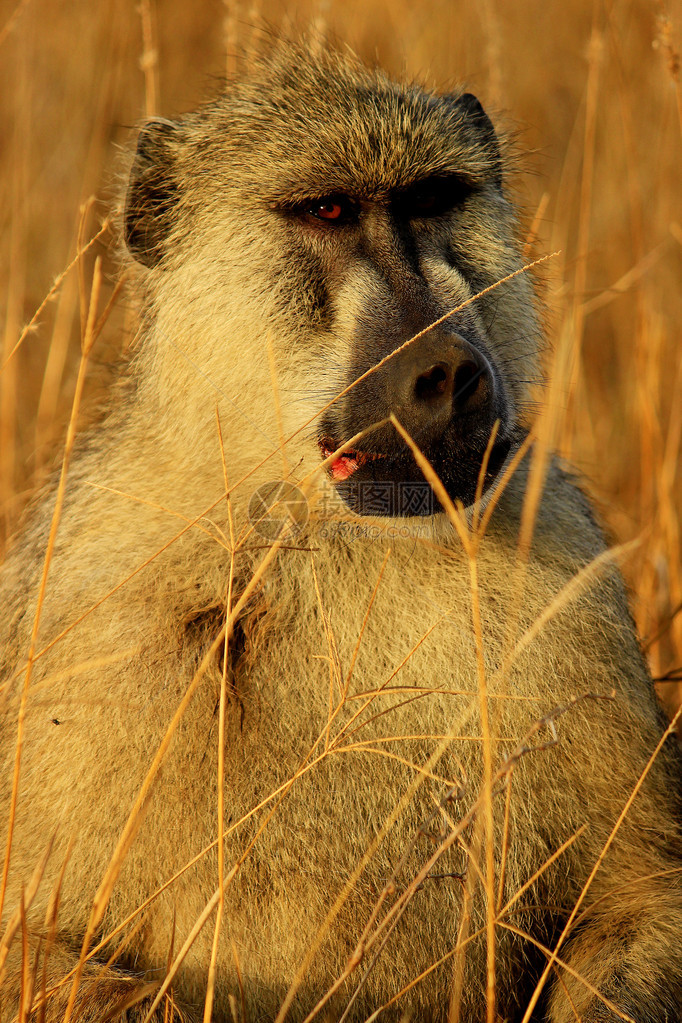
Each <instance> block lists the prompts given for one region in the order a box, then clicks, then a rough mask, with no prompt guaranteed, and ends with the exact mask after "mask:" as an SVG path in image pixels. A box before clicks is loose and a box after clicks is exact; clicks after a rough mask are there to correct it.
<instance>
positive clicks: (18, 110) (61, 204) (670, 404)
mask: <svg viewBox="0 0 682 1023" xmlns="http://www.w3.org/2000/svg"><path fill="white" fill-rule="evenodd" d="M261 19H265V22H266V23H267V24H268V25H269V26H271V27H272V28H275V29H277V28H281V27H282V26H284V28H285V30H286V28H287V26H291V25H292V24H294V25H300V26H307V25H309V24H310V23H315V24H317V26H318V27H320V28H323V29H327V28H328V29H329V30H331V32H332V33H333V34H335V35H336V36H337V38H339V39H340V40H342V41H344V42H348V43H349V44H350V45H351V46H352V47H353V48H355V49H356V50H357V51H358V52H359V53H360V54H361V55H362V56H363V57H364V58H365V59H366V60H368V61H370V62H373V61H379V62H380V63H381V64H383V65H384V66H385V67H386V68H387V70H389V71H390V72H392V73H394V74H398V75H407V76H409V77H415V78H417V79H420V80H422V81H425V82H426V83H427V84H429V85H432V86H435V87H437V88H439V89H444V90H447V89H448V88H450V87H453V86H455V85H459V84H466V86H467V87H468V88H469V89H471V90H472V91H474V92H476V93H477V95H478V96H479V98H480V99H481V101H482V102H483V104H484V106H486V108H487V109H488V110H489V112H490V113H491V115H492V116H493V119H494V120H496V121H497V122H498V123H501V124H502V125H503V126H504V127H505V129H506V130H507V131H508V132H510V133H511V135H512V137H513V149H514V151H515V152H517V153H518V156H519V172H518V173H515V174H513V175H512V178H511V180H510V181H509V187H510V190H511V194H512V196H513V197H514V198H515V200H516V201H517V203H518V205H519V207H520V217H521V224H522V234H523V236H524V237H526V238H527V247H526V251H527V254H528V258H529V259H530V258H534V257H536V256H538V255H541V254H544V253H546V252H550V251H554V250H556V249H558V250H560V254H559V255H558V256H556V257H555V258H554V259H552V260H551V261H549V262H548V263H547V264H545V265H544V268H543V270H542V273H541V275H540V277H539V279H538V290H539V293H540V297H541V300H542V302H543V304H544V309H545V318H546V322H547V328H548V339H549V343H550V347H551V346H556V345H557V344H559V345H561V344H562V343H563V344H564V345H565V346H567V349H568V350H570V351H571V352H572V353H573V357H572V360H570V372H569V375H568V382H567V386H566V387H565V389H564V390H565V393H564V395H563V397H562V402H563V412H564V419H563V429H562V435H561V438H560V444H559V447H560V450H561V453H562V454H563V455H565V456H566V457H567V458H569V459H570V460H571V461H572V462H573V463H574V464H576V465H577V466H578V468H579V469H580V471H581V472H582V473H583V474H584V476H585V477H586V479H587V483H588V488H589V490H590V492H591V493H592V494H593V496H594V497H595V498H596V500H597V502H598V505H599V507H600V510H601V514H602V516H603V518H604V519H605V521H606V523H607V525H608V527H609V529H610V531H611V534H612V537H613V538H614V539H616V540H619V541H622V540H629V539H632V538H633V537H641V538H642V543H641V544H640V546H639V547H638V548H637V550H636V552H635V554H634V555H632V556H631V557H630V558H629V559H628V561H627V563H626V564H625V566H624V570H625V572H626V575H627V578H628V581H629V583H630V585H631V588H632V599H633V609H634V612H635V616H636V619H637V624H638V627H639V630H640V635H641V636H642V639H643V642H644V643H645V645H646V648H647V652H648V655H649V658H650V661H651V666H652V671H653V674H654V676H655V677H656V678H657V679H659V680H661V681H659V682H658V683H657V687H658V689H659V693H660V695H661V697H662V699H663V700H664V702H665V703H666V704H667V706H668V707H673V706H675V705H677V703H678V702H679V701H680V700H682V682H681V681H680V677H681V675H682V672H681V670H680V669H681V668H682V612H681V611H680V608H681V606H682V559H681V549H680V544H681V540H680V523H681V512H680V509H681V503H680V499H681V497H682V478H680V475H679V473H678V466H679V464H680V443H681V435H682V400H680V389H681V384H682V359H681V358H680V325H681V324H682V286H681V283H682V273H681V271H682V187H681V180H680V165H681V164H682V87H681V84H680V58H679V48H680V37H681V34H682V4H681V3H680V2H676V3H672V2H670V3H663V2H658V0H597V2H594V3H592V2H588V0H567V2H566V3H564V4H562V5H555V4H548V3H547V2H546V0H524V2H523V3H519V4H511V3H508V2H505V0H477V2H473V0H469V2H453V0H450V2H445V0H423V2H422V3H420V4H418V5H415V4H411V3H408V2H407V0H362V2H360V0H343V2H342V0H328V2H324V0H316V2H308V3H306V2H301V3H298V4H296V5H295V6H293V5H291V4H283V3H280V2H277V0H267V2H265V3H261V4H258V3H254V4H241V5H240V4H237V3H231V2H221V0H198V2H196V3H193V4H187V3H183V2H181V0H156V2H153V0H142V2H141V3H136V2H135V0H98V2H97V3H96V4H93V3H92V2H91V0H69V3H68V4H64V3H59V2H57V0H19V2H18V3H17V2H16V0H10V2H9V3H8V2H3V3H0V140H1V141H0V197H1V199H0V267H1V276H0V309H1V319H0V322H1V323H2V331H3V333H2V335H1V337H0V367H1V372H0V547H1V546H2V544H3V543H4V542H5V540H6V537H7V535H8V533H9V532H10V531H11V529H12V528H13V526H15V525H16V522H17V520H18V517H19V515H20V513H21V510H22V508H23V507H24V506H25V504H26V501H27V499H28V498H29V497H30V494H31V493H32V492H33V491H34V490H35V487H36V486H37V485H38V484H39V483H40V481H41V480H42V479H44V476H45V473H46V471H48V469H49V468H50V466H51V465H52V464H53V463H54V457H55V452H56V451H57V450H58V447H57V445H58V442H59V439H60V436H61V433H62V431H63V429H64V425H65V422H66V420H67V418H68V413H69V408H70V401H71V397H72V393H73V388H74V385H75V375H76V370H77V364H78V356H79V338H80V326H79V320H80V299H79V287H78V273H77V271H76V270H74V269H72V270H71V271H70V272H69V273H68V274H67V275H66V276H65V277H64V280H63V282H62V284H61V286H60V287H59V288H58V289H57V292H56V295H55V297H54V299H53V300H51V301H50V302H49V303H48V304H47V305H46V306H45V308H44V310H42V311H41V313H40V315H39V316H38V317H37V319H36V322H35V324H34V325H33V327H32V328H31V330H30V331H29V332H27V333H25V336H24V338H23V340H22V342H21V344H20V346H19V348H18V349H17V347H16V346H17V341H18V340H19V339H20V338H21V337H22V331H23V330H24V328H25V326H26V324H27V323H28V322H29V321H30V320H31V318H32V317H33V315H34V313H35V312H36V310H37V309H38V308H39V306H40V305H41V302H42V301H43V299H44V298H45V296H46V295H47V294H48V292H49V291H50V289H51V287H52V286H53V284H54V282H55V278H56V277H57V276H58V275H59V274H60V273H61V272H62V271H63V270H64V268H65V267H66V266H67V265H68V263H69V261H70V260H72V259H73V256H74V254H75V252H76V248H77V238H78V230H79V221H80V214H79V210H80V208H81V206H82V204H83V203H84V202H85V201H86V200H87V199H88V197H90V196H94V197H95V201H94V203H93V204H92V206H91V208H90V210H89V213H88V216H87V222H86V225H85V228H84V234H83V238H84V239H85V240H87V238H89V237H91V236H92V235H93V234H94V233H95V232H96V231H97V230H98V228H99V226H100V224H101V222H102V220H103V219H104V218H105V217H106V216H107V214H108V213H109V212H110V210H111V204H112V196H116V195H117V194H118V193H119V190H120V183H119V181H118V180H117V168H120V167H121V166H122V164H123V161H122V159H121V155H120V148H121V147H127V146H129V144H130V140H131V137H132V136H131V128H133V127H134V126H135V125H136V124H137V123H138V122H139V121H140V120H141V119H142V118H144V117H145V116H146V115H147V114H150V113H159V114H162V115H164V116H168V117H172V116H173V115H174V114H178V113H181V112H182V111H184V110H187V109H191V108H193V107H195V106H196V105H197V104H198V103H200V102H201V101H202V100H204V99H206V98H208V97H209V96H211V95H212V94H213V93H214V92H215V91H216V89H217V88H218V87H219V84H218V79H220V78H221V77H223V76H224V75H225V74H229V73H231V72H232V71H233V70H234V69H235V67H236V66H237V65H238V62H239V60H240V59H244V58H243V56H242V57H239V56H238V51H240V50H241V51H242V52H243V51H244V50H246V51H247V52H248V49H249V47H250V46H251V45H254V42H255V40H254V37H253V31H254V30H253V28H252V26H253V25H257V24H259V23H260V20H261ZM257 31H258V30H256V32H257ZM111 240H112V235H111V232H109V231H107V232H105V233H104V234H103V236H102V238H101V240H100V241H98V242H97V243H96V244H95V245H94V246H93V247H92V249H91V250H90V252H89V254H88V258H89V259H92V258H94V255H95V254H100V255H102V256H103V257H104V258H105V266H106V268H107V273H108V287H109V288H111V287H112V284H113V281H114V279H115V274H116V268H115V265H114V264H113V263H112V262H111V260H110V259H109V261H106V260H107V259H108V257H107V251H108V246H110V245H111ZM133 333H134V311H133V310H132V308H129V307H128V306H127V304H126V301H125V300H124V299H122V300H119V301H118V302H117V304H116V308H115V310H114V315H113V316H112V317H111V318H110V320H109V322H108V324H107V326H106V328H105V335H104V336H103V337H102V338H101V339H100V340H99V341H98V344H97V347H96V350H95V353H94V354H95V359H94V361H95V365H94V366H93V371H92V372H91V379H90V384H89V391H90V396H89V406H90V409H91V410H92V411H91V415H96V414H97V412H96V410H97V408H98V407H99V406H101V404H102V402H103V401H104V400H105V398H106V392H107V389H108V388H109V387H110V386H111V382H112V380H113V377H114V374H115V365H116V361H117V359H118V357H119V356H120V355H121V354H122V353H124V352H125V350H126V347H127V346H128V345H129V343H130V340H131V338H132V336H133ZM12 353H13V354H12ZM10 356H11V358H10ZM539 400H540V401H542V394H541V395H540V396H539Z"/></svg>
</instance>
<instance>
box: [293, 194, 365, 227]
mask: <svg viewBox="0 0 682 1023" xmlns="http://www.w3.org/2000/svg"><path fill="white" fill-rule="evenodd" d="M305 212H306V213H307V214H308V216H309V217H314V218H315V220H324V221H326V222H327V223H334V224H347V223H349V222H351V221H353V220H354V219H355V218H356V216H357V204H356V203H355V202H353V200H352V199H351V198H350V197H349V196H347V195H329V196H325V197H324V198H323V199H315V200H314V201H312V202H310V203H309V204H308V205H307V206H306V207H305Z"/></svg>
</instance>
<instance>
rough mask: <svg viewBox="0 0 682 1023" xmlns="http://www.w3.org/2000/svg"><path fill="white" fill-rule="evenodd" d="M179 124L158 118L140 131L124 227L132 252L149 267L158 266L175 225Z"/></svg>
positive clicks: (129, 185)
mask: <svg viewBox="0 0 682 1023" xmlns="http://www.w3.org/2000/svg"><path fill="white" fill-rule="evenodd" d="M178 133H179V132H178V126H177V125H176V124H173V123H172V121H165V120H163V119H161V118H154V119H153V120H151V121H147V123H146V124H144V125H143V126H142V128H141V130H140V135H139V137H138V140H137V152H136V153H135V159H134V161H133V166H132V169H131V172H130V181H129V183H128V193H127V195H126V202H125V213H124V229H125V240H126V245H127V246H128V248H129V249H130V252H131V254H132V255H133V256H134V257H135V259H138V260H139V261H140V263H144V264H145V266H150V267H151V266H156V265H157V263H158V262H159V261H160V260H161V258H162V256H163V254H164V243H165V241H166V238H167V237H168V235H169V233H170V230H171V228H172V226H173V218H174V214H175V207H176V204H177V199H178V188H177V184H176V180H175V173H174V171H175V152H174V150H175V144H176V142H177V138H178Z"/></svg>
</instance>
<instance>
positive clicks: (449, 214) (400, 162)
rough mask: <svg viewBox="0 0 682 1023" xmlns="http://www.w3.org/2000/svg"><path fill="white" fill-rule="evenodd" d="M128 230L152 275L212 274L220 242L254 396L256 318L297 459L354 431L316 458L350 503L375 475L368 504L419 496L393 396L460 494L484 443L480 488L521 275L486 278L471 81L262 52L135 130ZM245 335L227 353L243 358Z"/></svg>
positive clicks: (516, 401)
mask: <svg viewBox="0 0 682 1023" xmlns="http://www.w3.org/2000/svg"><path fill="white" fill-rule="evenodd" d="M296 56H297V57H298V58H299V59H298V62H297V61H296V60H294V57H296ZM126 234H127V241H128V245H129V248H130V249H131V251H132V252H133V254H134V255H135V256H136V257H137V258H138V259H139V260H140V261H142V262H143V263H146V264H147V265H148V266H150V267H152V268H154V269H155V270H157V271H159V278H161V277H162V276H164V275H165V276H168V275H172V274H173V273H174V272H175V270H176V269H177V268H180V269H184V268H186V266H187V264H188V263H189V262H192V265H194V266H195V267H196V274H197V275H199V274H201V273H202V266H203V268H204V270H203V273H204V276H205V277H209V276H211V275H212V274H213V270H212V269H210V268H209V262H208V260H209V259H210V260H212V267H215V263H216V260H217V259H224V257H223V255H222V253H224V252H225V251H228V252H229V253H231V259H230V262H229V265H228V264H227V261H226V260H225V272H224V283H223V285H222V286H224V288H225V289H226V290H228V291H230V292H231V294H232V304H233V305H235V303H238V302H239V300H240V297H241V298H242V300H243V303H244V305H246V304H248V302H249V301H251V302H252V307H253V312H252V317H253V318H255V319H256V320H257V321H258V322H257V323H255V324H254V328H255V333H257V334H258V336H259V338H260V343H261V350H260V359H261V360H262V367H263V371H262V379H263V382H264V383H263V393H262V394H261V395H259V396H258V397H255V398H254V400H258V398H259V399H260V401H261V402H263V401H266V402H267V401H268V400H271V395H272V392H271V390H270V381H269V377H268V374H267V356H266V354H265V345H264V344H263V339H264V337H265V336H266V334H268V335H269V336H270V338H271V339H272V343H273V345H274V346H275V349H276V352H275V355H276V361H277V364H278V366H279V367H280V369H282V367H284V377H285V381H286V387H285V390H286V393H285V394H284V396H283V408H284V411H285V418H286V417H288V418H287V423H286V425H287V426H293V427H294V428H296V426H299V427H301V426H303V424H306V429H305V431H303V432H302V437H304V438H305V439H304V445H303V446H304V448H305V451H304V457H305V462H306V468H308V467H310V464H311V461H312V460H313V459H317V460H318V464H319V460H320V459H329V458H330V456H331V455H332V454H333V453H334V452H335V451H336V450H337V449H338V448H339V447H340V446H341V445H343V444H345V443H347V442H348V441H349V440H350V439H351V438H356V439H355V440H353V443H352V446H350V447H349V448H347V449H346V450H345V451H344V452H342V453H341V454H340V455H338V456H337V457H336V458H335V459H334V458H332V459H331V460H330V463H329V465H328V468H327V470H326V479H327V483H328V485H329V486H332V487H333V488H334V489H335V490H336V491H337V492H338V493H339V494H340V495H341V497H342V498H343V499H344V500H345V502H346V503H347V504H348V505H349V506H350V507H351V508H352V509H353V510H354V511H356V512H358V513H360V514H370V513H372V514H376V513H377V503H376V493H377V487H380V488H381V489H383V493H384V501H385V502H386V501H387V502H388V504H385V511H383V512H382V514H386V515H391V516H395V515H398V516H400V515H414V514H428V513H430V512H431V511H432V510H433V508H434V503H433V500H432V499H431V500H425V501H422V500H420V498H419V497H417V498H416V499H415V495H416V494H418V493H419V491H420V488H421V490H424V489H425V488H424V486H423V484H424V477H423V475H422V473H421V471H420V470H419V468H418V466H417V464H416V462H415V460H414V458H413V456H412V454H411V452H410V450H409V448H408V447H407V445H406V444H405V442H404V440H403V439H402V437H401V436H400V434H399V433H398V432H397V430H396V428H395V426H394V425H393V423H392V422H391V421H390V418H391V417H392V416H393V417H395V419H397V420H398V421H399V422H400V423H401V424H402V426H403V427H404V429H405V430H406V431H407V432H408V433H409V434H410V435H411V437H412V438H413V440H414V441H415V442H416V444H417V445H418V447H419V448H420V449H421V450H422V452H423V453H424V454H425V455H426V457H427V458H428V460H429V461H430V463H431V464H432V466H433V467H434V469H435V470H436V472H437V473H438V475H439V476H440V478H441V480H442V482H443V483H444V485H445V487H446V490H447V492H448V494H449V495H450V497H451V498H453V499H455V500H459V501H462V502H463V503H464V504H465V505H469V504H471V503H472V501H473V500H474V497H475V493H476V486H477V482H478V479H479V474H480V472H481V465H482V463H483V461H484V456H485V455H486V451H487V459H488V460H487V473H486V475H485V480H484V481H483V482H484V487H485V488H487V487H488V486H489V485H490V483H491V482H492V481H493V480H494V479H495V477H496V475H497V474H498V472H499V470H500V468H501V466H502V465H503V463H504V462H505V459H506V458H507V456H508V455H509V452H510V450H511V449H512V447H513V446H514V444H515V443H516V442H517V441H518V439H519V437H520V435H521V433H522V431H521V429H520V426H519V410H520V408H522V406H523V403H524V401H525V400H526V398H527V387H528V382H529V378H532V377H533V375H534V359H535V335H536V327H535V321H534V317H533V311H532V308H531V293H530V288H529V286H528V284H527V282H526V281H525V280H524V279H523V278H522V277H517V278H514V280H512V281H509V282H507V283H506V284H504V285H502V286H499V287H498V286H497V282H499V281H500V280H501V279H502V278H503V277H506V276H508V275H509V274H511V273H513V272H514V271H515V270H516V269H518V267H519V258H518V255H517V252H516V248H515V242H514V225H513V218H512V215H511V211H510V208H509V205H508V203H507V201H506V200H505V198H504V194H503V191H502V164H501V158H500V151H499V147H498V142H497V139H496V136H495V132H494V130H493V128H492V125H491V123H490V121H489V120H488V118H487V116H486V114H485V113H484V111H483V109H482V108H481V106H480V104H479V103H478V101H477V100H476V99H475V98H474V97H473V96H471V95H469V94H465V95H462V96H455V97H449V96H448V97H436V96H433V95H430V94H428V93H425V92H423V91H421V90H419V89H416V88H412V87H402V86H399V85H396V84H394V83H392V82H389V81H388V80H387V79H385V78H384V77H383V76H382V75H380V74H378V73H372V72H369V71H367V70H366V69H364V68H361V67H360V66H359V65H357V64H356V63H355V62H354V61H352V60H351V59H347V58H342V57H339V56H337V55H333V54H331V55H330V54H327V55H323V56H322V57H320V58H315V59H314V60H313V58H311V56H310V54H309V53H307V52H306V51H304V50H301V52H300V54H298V55H297V54H294V53H293V51H292V50H288V51H287V52H286V54H285V55H284V57H282V58H281V59H280V58H279V57H277V55H275V57H273V58H271V60H270V61H269V62H266V64H265V65H263V66H261V67H259V69H257V70H256V72H254V73H253V75H252V76H251V77H249V78H246V79H245V80H244V81H242V82H241V83H238V84H237V85H236V86H235V87H234V89H233V91H232V92H231V93H228V95H227V96H226V97H224V98H223V99H222V100H220V101H218V102H217V103H216V104H215V105H214V106H213V107H211V108H208V109H207V110H205V111H203V112H201V113H199V114H197V115H190V116H189V117H187V118H186V119H183V121H182V122H181V123H180V124H178V125H173V124H170V123H169V122H151V123H150V124H149V125H148V126H147V127H146V128H145V129H144V130H143V132H142V135H141V137H140V143H139V147H138V153H137V157H136V163H135V168H134V173H133V178H132V182H131V187H130V190H129V194H128V200H127V209H126ZM221 245H222V246H223V248H222V249H221V248H220V246H221ZM488 289H491V290H488ZM481 292H485V294H483V295H481V296H480V297H479V298H475V296H477V295H479V294H480V293H481ZM254 294H255V296H256V301H253V296H254ZM249 296H250V297H249ZM207 297H208V296H207ZM210 298H212V300H213V302H214V305H215V302H216V299H215V294H213V295H212V296H210ZM188 312H190V315H191V311H188ZM254 328H252V334H253V333H254ZM242 336H243V345H242V349H243V350H242V351H241V352H240V351H239V347H238V346H236V348H237V350H236V355H237V358H243V359H244V361H245V363H246V362H247V361H249V360H253V359H254V358H256V359H257V358H259V356H258V355H257V354H256V349H255V348H254V347H253V346H251V347H249V345H250V341H249V339H248V338H247V337H246V334H245V333H243V335H242ZM234 356H235V349H234V348H233V350H232V353H231V355H230V357H231V358H234ZM287 374H288V375H287ZM315 403H316V404H317V407H318V409H322V408H323V407H324V408H323V411H322V413H321V414H320V415H319V416H318V417H317V418H316V419H315V420H314V423H313V424H310V425H307V421H308V420H310V418H311V415H312V414H313V412H314V411H315V408H314V406H315ZM292 409H293V410H294V412H292ZM297 409H298V419H297V418H296V412H295V410H297ZM358 434H360V436H359V437H358V436H357V435H358ZM302 450H303V449H302ZM414 484H417V485H418V486H417V487H415V486H414Z"/></svg>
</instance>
